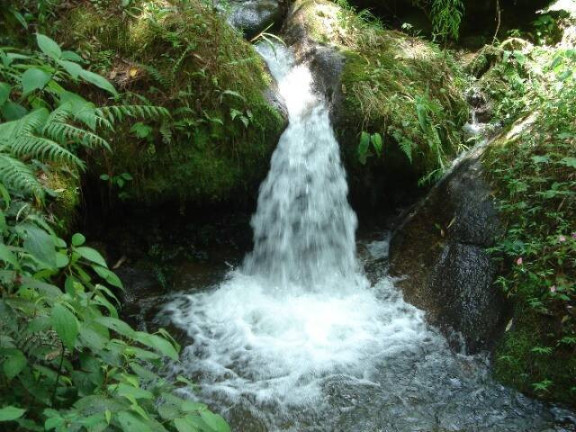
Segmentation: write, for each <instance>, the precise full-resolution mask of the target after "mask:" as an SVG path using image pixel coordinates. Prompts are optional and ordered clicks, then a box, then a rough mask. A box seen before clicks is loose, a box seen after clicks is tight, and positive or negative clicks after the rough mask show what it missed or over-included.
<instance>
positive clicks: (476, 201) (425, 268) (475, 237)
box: [390, 150, 507, 352]
mask: <svg viewBox="0 0 576 432" xmlns="http://www.w3.org/2000/svg"><path fill="white" fill-rule="evenodd" d="M480 153H481V151H480V150H477V151H475V152H474V153H473V154H471V155H469V156H468V157H467V158H465V159H464V161H463V162H462V163H460V164H459V165H457V167H456V168H455V169H454V170H453V171H452V172H451V173H450V174H448V175H447V176H446V177H445V178H444V179H443V180H442V181H440V182H439V183H438V184H437V185H436V186H435V187H434V188H433V189H432V190H431V191H430V193H429V194H428V196H426V198H425V199H424V200H423V201H421V202H420V203H419V205H418V206H417V207H416V208H415V209H414V211H413V212H412V213H411V214H410V215H409V216H408V218H407V219H406V220H405V222H404V223H403V224H402V225H401V226H400V227H399V228H398V229H397V230H396V231H395V233H394V235H393V238H392V241H391V247H390V272H391V274H392V276H395V277H398V278H400V280H399V282H398V284H399V285H400V287H401V288H402V290H403V292H404V296H405V299H406V300H407V301H408V302H410V303H412V304H414V305H416V306H417V307H419V308H422V309H424V310H425V311H426V313H427V318H428V320H429V322H431V323H432V324H434V325H437V326H439V327H440V328H442V329H443V330H445V331H446V333H447V334H453V331H454V330H455V331H456V332H459V333H460V334H461V335H462V336H463V337H464V340H465V342H466V349H467V351H468V352H477V351H480V350H483V349H488V348H490V347H492V346H493V342H494V341H495V339H496V336H497V334H498V332H499V331H500V330H501V327H502V325H503V323H504V321H505V318H506V315H507V304H506V301H505V299H504V297H503V294H502V293H501V292H500V291H499V289H498V288H497V287H496V286H494V283H493V282H494V278H495V276H496V267H495V264H494V262H493V261H492V259H491V257H490V255H489V253H488V252H487V250H486V249H487V248H489V247H491V246H493V244H494V239H495V238H496V236H497V235H498V234H499V233H500V230H501V226H500V223H499V219H498V214H497V211H496V209H495V207H494V202H493V198H492V195H491V193H490V189H489V186H488V184H487V183H486V181H485V179H484V173H483V169H482V164H481V162H480V161H479V156H480Z"/></svg>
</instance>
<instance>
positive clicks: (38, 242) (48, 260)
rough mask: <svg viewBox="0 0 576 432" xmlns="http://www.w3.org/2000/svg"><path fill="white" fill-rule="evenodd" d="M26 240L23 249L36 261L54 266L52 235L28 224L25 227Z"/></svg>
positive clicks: (55, 258)
mask: <svg viewBox="0 0 576 432" xmlns="http://www.w3.org/2000/svg"><path fill="white" fill-rule="evenodd" d="M25 231H26V240H24V244H23V246H24V249H26V250H27V251H28V252H29V253H30V254H31V255H33V256H34V257H35V258H36V259H37V260H38V261H40V262H41V263H43V264H45V265H47V266H49V267H52V268H54V267H56V265H57V257H56V249H55V247H54V240H53V239H52V236H51V235H50V234H48V233H47V232H46V231H44V230H42V229H40V228H38V227H35V226H32V225H28V226H26V227H25Z"/></svg>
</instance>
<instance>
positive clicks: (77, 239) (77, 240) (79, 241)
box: [72, 233, 86, 247]
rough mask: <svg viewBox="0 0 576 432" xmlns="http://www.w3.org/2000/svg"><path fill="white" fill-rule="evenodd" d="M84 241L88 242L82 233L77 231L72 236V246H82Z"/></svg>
mask: <svg viewBox="0 0 576 432" xmlns="http://www.w3.org/2000/svg"><path fill="white" fill-rule="evenodd" d="M84 243H86V237H84V236H83V235H82V234H80V233H76V234H74V235H73V236H72V246H76V247H78V246H82V245H83V244H84Z"/></svg>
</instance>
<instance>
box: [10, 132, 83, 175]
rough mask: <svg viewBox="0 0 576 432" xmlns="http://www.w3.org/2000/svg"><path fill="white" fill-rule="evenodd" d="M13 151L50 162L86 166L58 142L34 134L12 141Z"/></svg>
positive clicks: (21, 136) (15, 138) (17, 154)
mask: <svg viewBox="0 0 576 432" xmlns="http://www.w3.org/2000/svg"><path fill="white" fill-rule="evenodd" d="M10 149H11V152H12V153H13V154H14V155H16V156H19V157H25V156H33V157H36V158H38V159H42V160H44V161H49V162H67V163H72V164H74V165H76V166H78V167H80V168H84V162H82V160H81V159H80V158H79V157H78V156H76V155H75V154H74V153H72V152H70V151H69V150H67V149H65V148H64V147H62V146H61V145H59V144H57V143H56V142H54V141H52V140H50V139H48V138H44V137H37V136H34V135H20V136H17V137H14V138H13V140H12V141H11V142H10Z"/></svg>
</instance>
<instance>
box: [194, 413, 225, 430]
mask: <svg viewBox="0 0 576 432" xmlns="http://www.w3.org/2000/svg"><path fill="white" fill-rule="evenodd" d="M200 416H201V417H202V420H204V421H205V422H206V424H207V425H208V426H210V428H211V429H212V430H213V431H214V432H230V426H228V424H227V423H226V421H225V420H224V419H223V418H222V417H221V416H219V415H218V414H214V413H212V412H210V411H202V412H201V413H200Z"/></svg>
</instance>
